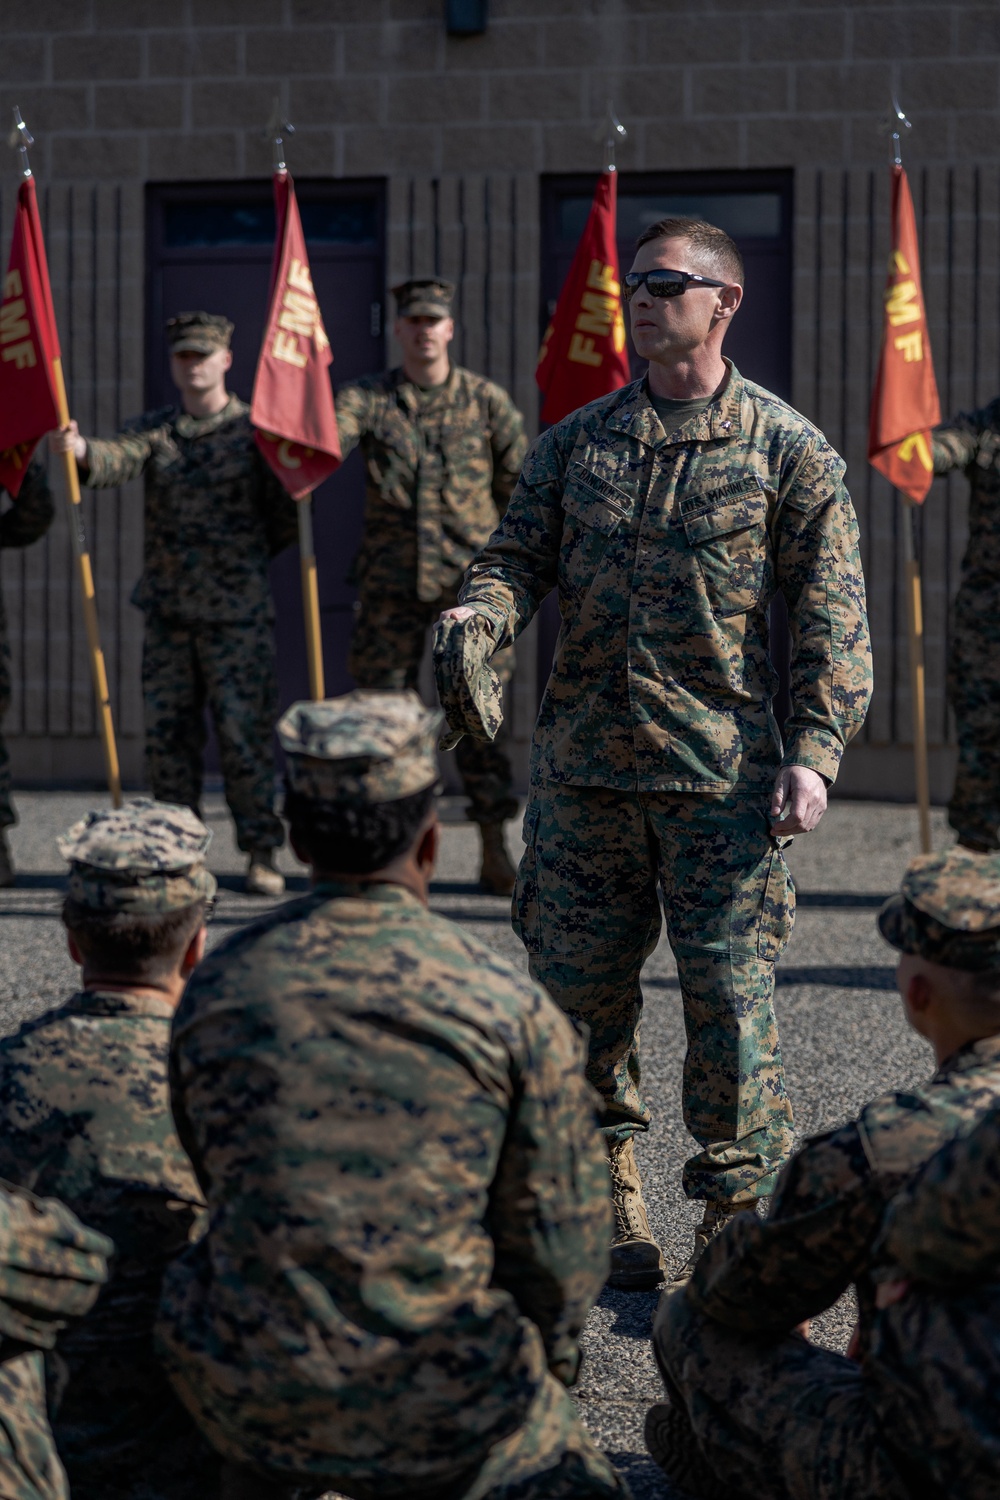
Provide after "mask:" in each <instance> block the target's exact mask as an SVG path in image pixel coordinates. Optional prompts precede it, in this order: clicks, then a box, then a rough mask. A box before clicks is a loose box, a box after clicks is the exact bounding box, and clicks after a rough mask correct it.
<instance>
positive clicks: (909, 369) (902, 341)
mask: <svg viewBox="0 0 1000 1500" xmlns="http://www.w3.org/2000/svg"><path fill="white" fill-rule="evenodd" d="M883 300H884V302H885V317H884V320H883V324H882V353H881V356H880V358H879V366H878V374H877V376H876V377H875V390H874V391H873V393H872V409H871V420H870V424H869V429H868V462H869V463H870V464H872V465H874V467H875V468H876V469H878V470H879V471H880V473H882V474H884V475H885V476H886V478H887V479H888V480H889V481H890V482H891V483H892V484H894V485H895V486H896V488H897V489H900V490H902V491H903V493H904V494H905V495H909V497H910V499H911V500H916V501H918V502H919V501H921V500H923V498H924V496H925V495H926V494H927V491H928V490H929V489H930V486H931V480H932V479H933V478H934V465H933V462H932V460H931V432H930V430H931V428H932V427H936V426H937V424H938V423H939V422H940V420H941V405H940V402H939V401H938V389H937V381H936V380H935V379H934V364H933V361H932V359H931V343H930V338H929V337H928V334H927V315H926V312H925V309H924V294H923V292H922V291H921V288H920V254H919V251H918V249H917V225H916V219H915V217H914V213H913V199H912V198H911V197H910V184H909V182H908V181H907V178H906V173H905V172H904V171H903V168H902V167H893V169H892V252H891V254H890V256H889V275H888V278H887V280H886V284H885V292H884V293H883Z"/></svg>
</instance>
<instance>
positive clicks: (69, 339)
mask: <svg viewBox="0 0 1000 1500" xmlns="http://www.w3.org/2000/svg"><path fill="white" fill-rule="evenodd" d="M75 207H76V205H75V202H74V194H73V187H72V184H71V185H70V186H69V188H67V190H66V321H65V325H64V326H65V328H66V353H67V358H66V369H67V371H68V374H69V381H68V385H69V388H70V390H75V389H76V382H75V375H76V370H75V368H74V364H73V355H74V353H75V347H76V338H75V333H76V318H75V312H76V308H75V306H74V297H73V274H74V269H75V264H74V263H75V259H76V257H75V254H74V252H75V248H76V246H75V238H74V233H73V231H74V227H75V226H74V220H75V212H74V210H75ZM66 583H67V587H66V640H67V642H68V646H67V651H66V682H67V689H68V693H69V698H68V702H67V705H66V724H67V728H66V733H68V734H70V735H73V734H75V732H76V723H75V716H74V712H73V708H74V703H75V701H76V652H75V651H74V650H73V642H74V640H75V638H76V632H75V631H74V629H73V581H72V564H70V577H69V578H68V579H67V581H66Z"/></svg>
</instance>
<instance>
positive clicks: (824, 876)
mask: <svg viewBox="0 0 1000 1500" xmlns="http://www.w3.org/2000/svg"><path fill="white" fill-rule="evenodd" d="M17 805H18V808H19V810H20V815H21V823H20V825H19V826H18V827H17V828H15V829H13V830H12V831H11V846H12V849H13V852H14V858H15V862H16V864H17V868H18V881H17V886H16V888H15V889H14V890H11V891H0V1033H3V1032H6V1031H9V1030H13V1029H14V1028H15V1027H16V1026H17V1025H18V1024H19V1022H20V1021H22V1020H24V1019H26V1018H27V1017H29V1016H32V1015H36V1014H38V1013H40V1012H41V1011H43V1010H46V1009H48V1008H49V1007H50V1006H52V1005H54V1004H57V1003H58V1002H59V1001H60V1000H61V999H63V998H64V997H65V996H66V995H67V994H68V993H70V991H71V990H72V989H73V987H74V985H75V974H76V970H75V968H74V965H73V964H72V962H71V960H70V958H69V955H68V953H67V951H66V945H65V938H64V934H63V929H62V925H61V923H60V921H59V909H60V905H61V901H62V891H63V883H64V867H63V863H62V860H61V859H60V856H59V853H58V850H57V848H56V837H57V835H58V834H59V833H60V832H62V831H63V830H64V829H65V828H67V827H68V826H69V824H70V823H72V822H73V821H74V820H75V819H76V818H77V817H79V816H80V815H81V813H82V812H83V811H84V810H85V809H86V808H88V807H90V806H98V805H101V799H100V798H99V797H98V796H96V795H95V794H93V793H82V792H22V793H20V794H19V795H18V796H17ZM444 817H445V819H446V824H445V829H444V836H443V841H442V855H441V864H440V869H439V871H438V873H437V879H436V881H435V884H434V887H433V893H432V905H433V906H434V908H435V909H436V910H437V911H440V912H442V913H444V914H445V915H447V916H449V917H451V918H453V919H454V920H455V921H457V922H460V923H461V924H462V925H463V926H465V927H468V928H469V930H471V931H472V932H474V933H476V935H477V936H478V937H480V938H481V939H482V940H483V941H484V942H485V943H487V944H489V946H490V947H491V948H493V949H495V950H496V951H497V952H499V953H502V954H503V955H504V956H505V957H507V958H509V959H510V960H511V961H512V962H513V963H514V964H517V965H519V966H521V967H522V968H523V967H525V956H524V952H523V949H522V948H521V945H520V943H519V941H518V940H517V938H516V937H515V936H514V934H513V932H512V931H511V928H510V924H509V906H508V903H507V902H506V901H504V900H501V899H497V898H495V897H489V896H484V895H482V894H481V893H480V892H479V891H478V890H477V888H476V885H475V877H476V873H477V863H476V861H477V855H478V838H477V833H476V830H475V828H473V827H472V826H471V825H469V824H467V823H465V822H464V821H462V820H461V814H460V811H459V809H458V807H457V806H456V805H455V804H454V803H446V804H445V807H444ZM206 820H207V822H208V824H209V827H210V828H211V829H212V831H213V835H214V838H213V843H212V848H211V850H210V855H209V864H210V867H211V868H212V869H213V870H214V871H215V873H216V874H217V875H218V876H219V879H220V899H219V902H218V905H217V909H216V914H215V917H214V919H213V922H212V928H211V941H212V942H213V943H214V942H217V941H219V939H220V938H222V937H224V936H226V935H227V934H228V933H230V932H232V931H233V929H234V928H236V927H238V926H240V925H242V924H243V923H244V922H246V921H248V920H250V919H252V918H253V917H254V916H255V915H258V914H260V913H261V912H262V911H264V910H267V908H268V906H269V905H270V904H271V903H268V902H267V901H262V900H261V899H260V898H254V897H248V896H245V895H243V894H242V892H241V890H240V885H241V878H240V877H241V875H242V872H243V869H244V858H243V856H242V855H240V853H239V851H238V850H237V849H236V847H235V844H234V842H233V838H232V828H231V823H230V821H229V816H228V813H227V811H226V808H225V804H224V803H223V801H222V798H221V796H218V795H210V796H208V797H207V798H206ZM933 834H934V843H935V847H942V846H943V845H944V844H946V843H948V842H950V841H951V836H950V835H949V834H948V832H947V830H946V828H945V825H944V816H943V813H941V812H937V811H936V812H935V814H934V819H933ZM514 842H516V840H515V841H514ZM916 852H917V838H916V815H915V813H914V811H913V809H912V808H909V807H904V806H898V805H895V804H885V803H873V802H846V801H843V802H841V801H838V802H834V803H832V804H831V807H830V810H829V812H828V813H827V815H826V817H825V819H824V821H823V823H822V824H821V825H820V827H819V828H818V829H817V830H816V832H814V833H812V834H808V835H806V836H805V837H802V838H798V839H796V840H795V842H794V843H793V845H792V847H791V849H790V850H789V863H790V865H791V867H792V871H793V874H794V876H795V881H796V885H797V888H798V914H797V918H796V923H795V932H794V935H793V937H792V941H791V943H790V944H789V947H788V949H787V950H786V952H785V954H784V956H783V958H782V960H781V963H780V965H779V967H778V976H777V977H778V987H777V999H776V1006H777V1012H778V1020H779V1026H780V1031H781V1041H782V1050H783V1053H784V1059H785V1069H786V1075H787V1079H788V1087H789V1092H790V1095H791V1098H792V1103H793V1106H794V1109H795V1117H796V1127H797V1130H798V1133H799V1135H800V1137H802V1136H807V1135H811V1134H814V1133H815V1132H817V1131H820V1130H826V1129H829V1128H831V1127H832V1126H835V1125H837V1124H839V1123H841V1122H842V1121H844V1120H846V1119H848V1118H850V1117H851V1116H852V1115H854V1114H855V1113H856V1112H857V1111H858V1109H859V1108H860V1107H861V1106H862V1105H863V1104H864V1103H865V1102H866V1101H867V1100H868V1099H871V1098H873V1097H875V1096H876V1095H878V1094H880V1093H882V1092H884V1091H885V1090H886V1089H890V1088H898V1087H901V1086H905V1085H907V1084H910V1083H913V1082H915V1081H916V1080H918V1079H920V1078H923V1077H926V1076H927V1075H928V1074H929V1073H930V1072H931V1070H932V1061H931V1056H930V1051H929V1049H928V1047H927V1046H926V1044H925V1043H923V1042H922V1041H921V1040H920V1039H919V1038H918V1037H916V1036H914V1035H913V1034H912V1033H911V1032H910V1031H909V1030H908V1028H907V1026H906V1024H905V1022H904V1020H903V1018H902V1014H901V1010H900V1005H899V1001H898V999H897V996H896V992H895V986H894V980H893V974H894V959H893V954H892V952H891V950H890V949H889V948H888V947H887V946H886V945H885V944H884V943H883V942H882V940H881V938H880V937H879V936H878V934H877V932H876V930H875V914H876V912H877V910H878V907H879V906H880V905H881V903H882V901H883V900H884V898H885V897H886V896H887V895H889V894H890V893H891V892H892V891H893V890H894V889H895V888H896V886H897V885H898V881H899V877H900V874H901V872H902V870H903V869H904V868H905V865H906V863H907V861H908V859H910V858H911V857H912V855H913V854H915V853H916ZM281 862H282V868H283V869H284V870H285V872H286V874H287V876H288V877H289V889H290V892H291V893H293V894H294V893H295V891H296V890H305V889H306V878H305V872H304V870H303V868H302V866H300V865H298V864H297V863H296V861H295V860H294V858H293V857H292V856H291V854H290V853H288V852H287V851H284V852H283V853H282V855H281ZM643 988H644V994H645V1015H644V1020H643V1031H642V1048H643V1051H642V1058H643V1072H644V1087H645V1089H646V1092H647V1097H648V1099H649V1102H650V1105H651V1107H652V1110H653V1124H652V1127H651V1129H650V1131H649V1132H648V1134H647V1135H646V1136H645V1137H644V1138H642V1139H641V1140H640V1141H639V1143H638V1145H637V1155H638V1159H639V1164H640V1168H641V1171H642V1174H643V1180H644V1184H645V1193H646V1202H647V1205H648V1208H649V1216H650V1221H651V1223H652V1226H653V1230H654V1232H655V1233H656V1235H657V1236H658V1238H659V1240H660V1243H661V1244H662V1245H663V1247H664V1251H665V1253H666V1255H667V1259H668V1263H669V1264H670V1265H675V1264H679V1263H680V1262H682V1261H683V1260H684V1259H685V1258H686V1256H687V1254H688V1251H689V1249H690V1241H691V1235H692V1231H693V1226H694V1223H695V1221H696V1220H697V1219H698V1218H699V1217H700V1213H699V1206H698V1205H696V1204H693V1203H689V1202H688V1201H687V1200H686V1199H685V1198H684V1196H683V1194H682V1192H681V1188H680V1169H681V1166H682V1164H683V1161H684V1159H685V1156H686V1155H687V1154H688V1152H689V1150H690V1145H691V1143H690V1138H689V1137H688V1136H687V1133H686V1131H685V1129H684V1126H683V1123H682V1120H681V1112H680V1078H681V1063H682V1058H683V1038H684V1029H683V1023H682V1018H681V1007H680V997H679V993H678V989H677V978H676V969H675V967H674V964H673V960H672V958H671V955H670V950H669V948H668V947H667V945H666V942H665V941H664V940H662V939H661V942H660V945H659V947H658V948H657V950H656V952H655V953H654V954H653V955H652V957H651V958H650V960H649V962H648V963H647V965H646V969H645V972H644V976H643ZM655 1304H656V1294H654V1293H648V1294H640V1295H636V1294H632V1295H629V1294H626V1293H621V1292H612V1291H606V1292H605V1293H604V1294H603V1296H602V1297H601V1299H600V1301H599V1302H598V1304H597V1306H596V1307H595V1308H594V1311H593V1312H592V1314H591V1316H590V1320H589V1322H588V1324H587V1329H586V1334H585V1339H584V1366H583V1372H582V1376H581V1379H580V1382H579V1384H578V1386H577V1388H576V1393H575V1394H576V1398H577V1400H578V1402H579V1405H580V1410H581V1412H582V1414H583V1417H584V1420H585V1421H586V1423H587V1425H588V1427H589V1428H590V1430H591V1431H592V1432H593V1433H594V1435H595V1437H596V1438H597V1440H598V1442H599V1443H600V1444H601V1445H602V1447H604V1448H605V1449H606V1450H607V1451H608V1453H610V1455H611V1456H612V1458H613V1459H614V1461H615V1463H616V1464H617V1465H618V1466H619V1468H620V1469H621V1470H622V1472H623V1473H624V1474H626V1475H627V1477H628V1480H629V1483H630V1484H631V1486H632V1490H633V1494H634V1496H635V1500H653V1497H656V1500H669V1497H672V1496H677V1495H679V1492H678V1491H676V1490H673V1489H671V1487H670V1485H669V1484H668V1483H667V1481H666V1480H665V1478H664V1477H663V1475H662V1474H661V1473H660V1471H659V1470H658V1469H657V1468H656V1466H655V1465H654V1464H653V1462H652V1460H651V1459H649V1458H648V1457H647V1455H646V1453H645V1450H644V1447H643V1442H642V1424H643V1419H644V1416H645V1412H646V1409H647V1407H648V1406H649V1405H650V1404H651V1403H652V1402H653V1401H656V1400H658V1399H660V1396H661V1388H660V1382H659V1377H658V1375H657V1372H656V1368H655V1366H654V1364H653V1360H652V1356H651V1353H650V1349H649V1333H650V1328H651V1325H652V1317H653V1311H654V1308H655ZM852 1322H853V1310H852V1307H851V1305H850V1302H849V1299H846V1298H845V1299H844V1301H843V1302H842V1303H840V1304H838V1306H837V1307H836V1308H834V1309H832V1310H831V1311H830V1312H829V1313H827V1314H826V1315H825V1316H824V1317H823V1318H820V1319H818V1320H816V1322H815V1323H814V1325H813V1337H814V1338H816V1339H817V1340H818V1341H820V1342H822V1343H825V1344H828V1345H829V1346H830V1347H832V1348H839V1349H843V1348H845V1347H846V1344H847V1340H848V1337H849V1334H850V1328H851V1325H852Z"/></svg>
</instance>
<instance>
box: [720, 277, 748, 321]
mask: <svg viewBox="0 0 1000 1500" xmlns="http://www.w3.org/2000/svg"><path fill="white" fill-rule="evenodd" d="M742 301H743V288H742V287H741V286H738V285H737V284H736V283H734V284H733V285H732V286H725V287H722V288H721V290H720V292H719V303H718V309H717V311H716V317H717V318H718V319H720V320H722V319H726V318H731V317H732V316H733V315H734V313H736V312H737V311H738V310H739V305H740V303H741V302H742Z"/></svg>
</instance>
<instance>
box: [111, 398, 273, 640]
mask: <svg viewBox="0 0 1000 1500" xmlns="http://www.w3.org/2000/svg"><path fill="white" fill-rule="evenodd" d="M87 464H88V468H87V469H85V470H84V471H83V478H84V481H85V483H86V484H88V485H90V486H91V487H92V488H98V489H106V488H108V487H109V486H111V485H118V484H128V483H129V481H130V480H133V479H138V478H139V477H140V475H141V476H142V478H143V480H144V482H145V487H146V509H145V538H144V552H143V556H144V561H143V574H142V577H141V579H140V580H139V582H138V584H137V585H136V588H135V591H134V593H133V595H132V603H133V604H137V605H138V606H139V608H140V609H142V610H145V611H146V612H147V613H151V614H159V615H163V616H165V617H167V618H168V619H173V620H186V621H191V620H206V621H207V620H215V621H219V622H229V623H233V622H235V621H239V620H248V619H251V618H253V617H254V616H257V615H259V614H260V613H262V612H263V613H264V614H265V615H266V616H267V617H268V618H271V616H272V612H273V611H272V604H271V593H270V588H269V585H268V577H267V568H268V563H269V562H270V560H271V558H272V557H274V556H275V555H276V553H278V552H280V551H282V549H283V548H285V547H287V546H289V545H290V544H291V543H292V542H294V541H295V540H296V538H297V536H298V515H297V512H296V509H295V501H294V500H292V499H291V497H290V496H289V494H288V492H287V491H286V490H285V489H284V488H283V486H282V485H281V484H280V483H279V481H278V480H277V479H276V478H275V476H274V474H273V473H272V472H271V470H270V468H269V467H268V465H267V462H266V461H265V459H264V458H263V457H262V456H261V453H260V451H259V449H258V448H257V445H256V443H255V442H254V432H253V427H252V426H251V424H250V408H249V407H248V406H247V405H246V403H245V402H244V401H240V400H239V398H238V397H236V396H230V398H229V401H228V404H227V405H226V406H225V407H224V408H223V409H222V411H220V412H218V413H217V414H216V415H215V416H214V417H204V418H198V417H191V416H188V415H187V413H186V412H182V411H180V410H178V408H177V407H171V406H168V407H164V408H163V409H161V410H160V411H154V412H147V413H146V414H145V415H144V416H141V417H136V418H135V420H134V421H132V422H130V423H129V424H128V425H127V427H126V428H125V430H124V431H123V432H120V433H119V434H118V436H117V437H116V438H112V439H110V440H108V441H105V440H102V439H98V438H88V439H87Z"/></svg>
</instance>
